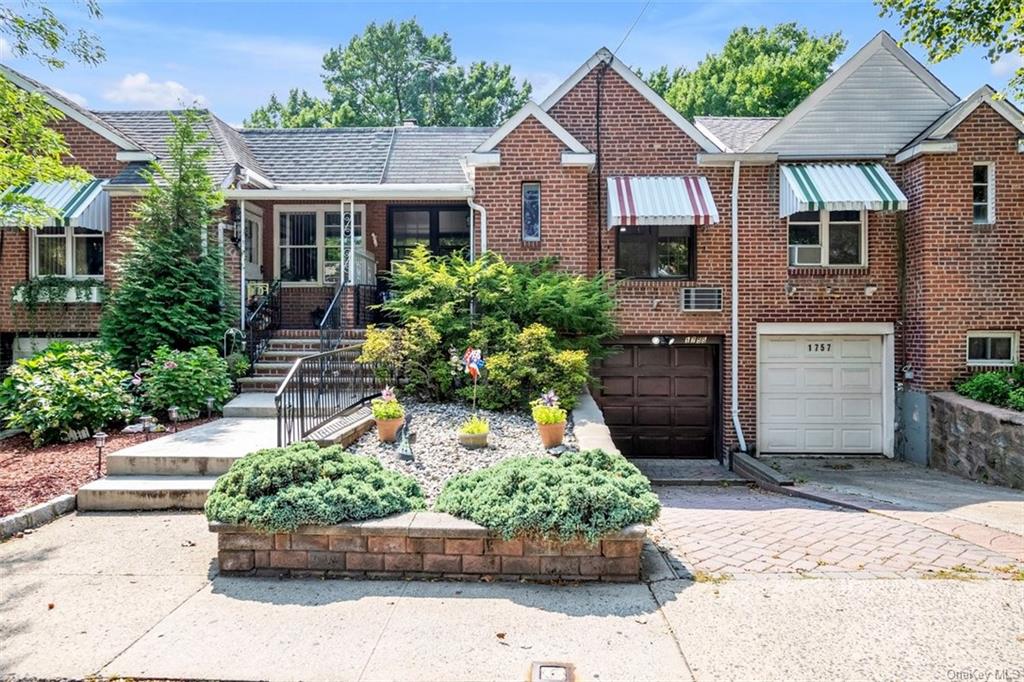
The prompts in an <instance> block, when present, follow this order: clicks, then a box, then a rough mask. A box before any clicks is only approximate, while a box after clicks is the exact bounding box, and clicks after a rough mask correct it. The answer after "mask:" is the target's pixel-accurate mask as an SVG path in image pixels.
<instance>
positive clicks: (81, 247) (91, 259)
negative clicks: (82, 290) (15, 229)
mask: <svg viewBox="0 0 1024 682" xmlns="http://www.w3.org/2000/svg"><path fill="white" fill-rule="evenodd" d="M32 251H33V253H32V274H33V276H35V277H68V278H75V279H81V278H89V277H92V278H97V279H99V278H101V277H103V233H102V232H100V231H98V230H90V229H88V228H85V227H70V226H69V227H58V226H50V227H40V228H38V229H34V230H33V249H32Z"/></svg>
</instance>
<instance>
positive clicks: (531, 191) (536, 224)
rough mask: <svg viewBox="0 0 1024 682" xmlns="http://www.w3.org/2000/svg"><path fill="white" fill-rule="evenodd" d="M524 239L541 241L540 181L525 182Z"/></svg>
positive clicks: (525, 240)
mask: <svg viewBox="0 0 1024 682" xmlns="http://www.w3.org/2000/svg"><path fill="white" fill-rule="evenodd" d="M523 241H524V242H539V241H540V183H539V182H524V183H523Z"/></svg>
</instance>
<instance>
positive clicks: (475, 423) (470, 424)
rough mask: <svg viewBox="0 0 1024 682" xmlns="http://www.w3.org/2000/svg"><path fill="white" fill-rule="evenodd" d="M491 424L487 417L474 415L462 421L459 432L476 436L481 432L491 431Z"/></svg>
mask: <svg viewBox="0 0 1024 682" xmlns="http://www.w3.org/2000/svg"><path fill="white" fill-rule="evenodd" d="M490 431H491V425H490V424H488V423H487V420H486V419H481V418H480V417H478V416H477V415H475V414H474V415H473V416H472V417H470V418H469V419H467V420H466V421H464V422H463V423H462V426H460V427H459V433H464V434H466V435H467V436H475V435H478V434H481V433H490Z"/></svg>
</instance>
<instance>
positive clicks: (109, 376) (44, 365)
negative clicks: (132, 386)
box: [0, 343, 136, 445]
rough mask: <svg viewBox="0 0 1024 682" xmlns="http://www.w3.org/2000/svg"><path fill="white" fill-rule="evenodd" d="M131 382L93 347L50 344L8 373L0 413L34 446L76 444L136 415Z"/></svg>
mask: <svg viewBox="0 0 1024 682" xmlns="http://www.w3.org/2000/svg"><path fill="white" fill-rule="evenodd" d="M130 380H131V374H129V373H128V372H123V371H121V370H119V369H117V368H115V367H114V366H113V358H112V357H111V356H110V355H109V354H108V353H106V352H104V351H102V350H101V349H100V348H99V346H97V345H96V344H91V343H90V344H72V343H54V344H52V345H50V346H49V347H48V348H46V349H45V350H44V351H42V352H41V353H38V354H37V355H35V356H33V357H31V358H27V359H24V360H19V361H18V362H16V363H15V364H14V365H13V366H12V367H11V368H10V370H9V371H8V375H7V378H6V379H5V380H4V382H3V383H2V384H0V414H4V415H5V422H6V426H7V428H11V429H14V428H20V429H24V430H25V432H26V433H27V434H28V435H29V437H30V438H31V439H32V442H33V443H34V444H35V445H41V444H43V443H54V442H58V441H61V440H75V439H77V437H79V436H82V435H87V434H84V433H80V432H83V431H87V432H88V433H95V432H96V431H101V430H103V429H105V428H107V427H108V426H111V425H116V424H122V423H124V422H126V421H128V420H130V419H131V418H132V417H133V416H134V415H135V414H136V408H135V401H134V398H133V397H132V394H131V391H129V390H128V388H127V386H128V384H129V381H130Z"/></svg>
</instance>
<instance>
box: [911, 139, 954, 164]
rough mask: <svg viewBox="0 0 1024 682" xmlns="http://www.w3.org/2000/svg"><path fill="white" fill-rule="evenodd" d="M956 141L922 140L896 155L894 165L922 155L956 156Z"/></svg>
mask: <svg viewBox="0 0 1024 682" xmlns="http://www.w3.org/2000/svg"><path fill="white" fill-rule="evenodd" d="M956 150H957V144H956V140H924V141H923V142H918V143H917V144H915V145H914V146H912V147H907V148H906V149H904V150H903V151H901V152H900V153H899V154H897V155H896V163H906V162H907V161H910V160H911V159H916V158H917V157H919V156H921V155H922V154H956Z"/></svg>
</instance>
